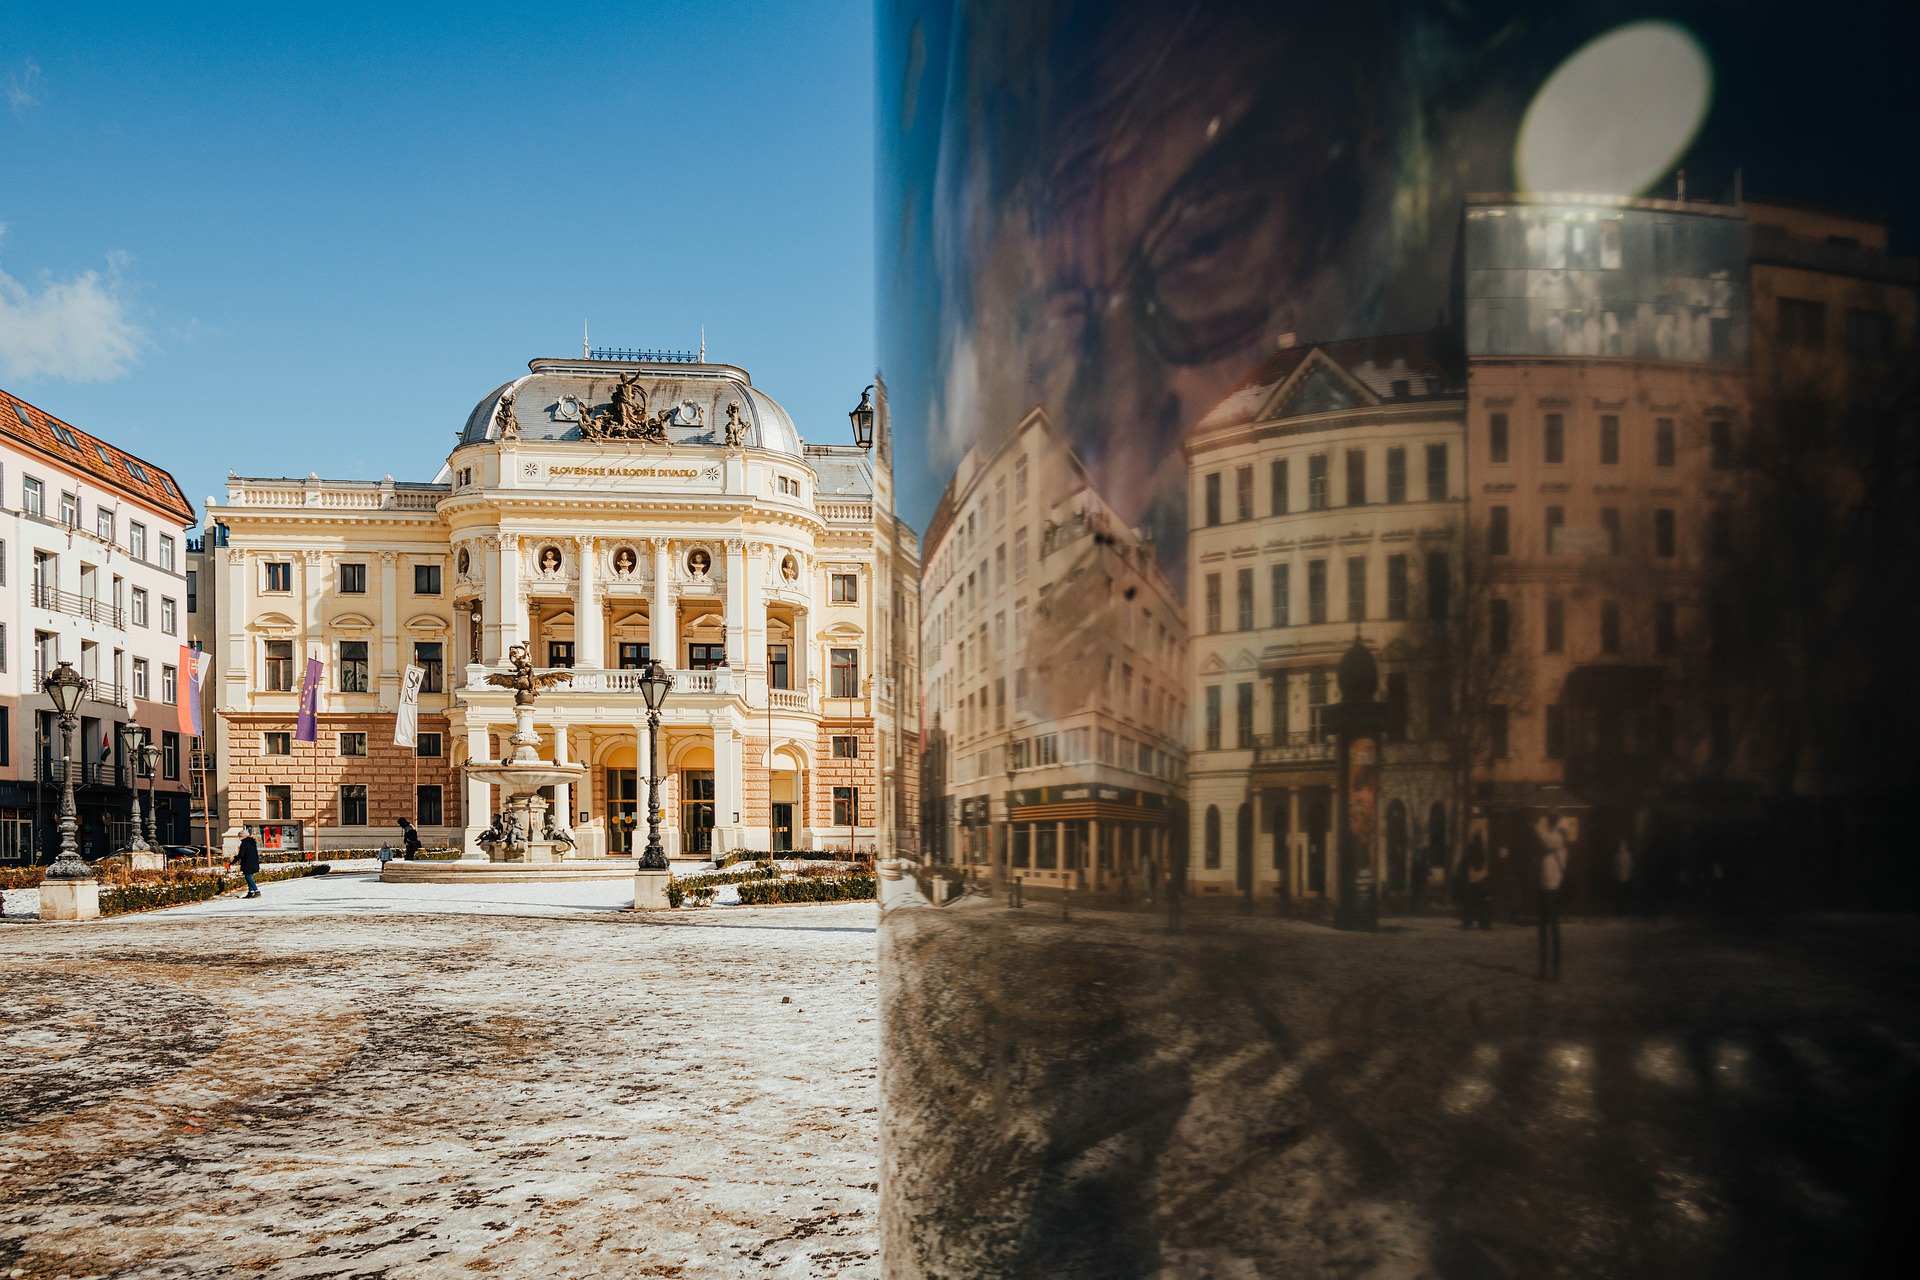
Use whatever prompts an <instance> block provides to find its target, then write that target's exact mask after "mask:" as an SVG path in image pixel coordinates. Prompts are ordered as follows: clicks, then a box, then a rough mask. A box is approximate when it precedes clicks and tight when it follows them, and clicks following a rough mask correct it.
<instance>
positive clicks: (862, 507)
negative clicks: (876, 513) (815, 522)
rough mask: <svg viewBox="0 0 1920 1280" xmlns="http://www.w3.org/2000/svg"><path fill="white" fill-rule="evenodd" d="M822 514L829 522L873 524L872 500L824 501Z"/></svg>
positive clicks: (821, 505)
mask: <svg viewBox="0 0 1920 1280" xmlns="http://www.w3.org/2000/svg"><path fill="white" fill-rule="evenodd" d="M820 516H821V518H822V519H824V520H826V521H827V522H828V523H829V524H872V523H873V504H872V503H871V502H823V503H821V504H820Z"/></svg>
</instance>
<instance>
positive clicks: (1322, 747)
mask: <svg viewBox="0 0 1920 1280" xmlns="http://www.w3.org/2000/svg"><path fill="white" fill-rule="evenodd" d="M1333 753H1334V742H1333V736H1332V735H1331V734H1326V733H1311V732H1308V731H1306V730H1301V731H1300V732H1298V733H1262V734H1257V735H1255V737H1254V740H1253V762H1254V763H1255V764H1292V763H1296V762H1300V761H1308V760H1331V759H1333Z"/></svg>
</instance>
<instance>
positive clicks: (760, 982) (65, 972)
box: [0, 871, 878, 1280]
mask: <svg viewBox="0 0 1920 1280" xmlns="http://www.w3.org/2000/svg"><path fill="white" fill-rule="evenodd" d="M623 894H624V895H625V896H624V898H623V896H622V895H623ZM15 898H16V895H15V894H12V893H10V894H9V895H8V911H9V912H13V911H14V910H15ZM631 898H632V886H631V883H630V882H620V881H608V882H584V883H572V884H552V885H539V884H508V885H496V886H486V887H478V886H476V887H471V888H469V887H467V886H446V885H421V886H410V885H392V884H385V885H383V884H380V883H379V882H378V880H377V878H376V877H375V876H374V875H373V874H371V873H369V872H363V871H347V872H345V873H343V874H335V875H330V876H325V877H318V878H313V879H307V880H295V881H286V882H282V883H276V884H269V885H267V886H266V889H265V896H264V897H262V898H260V899H258V900H254V901H247V900H244V899H240V898H236V897H233V896H228V897H223V898H220V899H216V900H214V901H211V902H206V903H199V904H195V905H191V906H183V907H176V908H172V909H168V910H164V911H157V912H150V913H146V914H143V915H138V916H130V917H123V918H117V919H111V920H104V921H96V922H92V923H89V924H85V925H41V924H31V925H25V924H11V923H10V924H8V925H6V926H5V927H0V957H3V958H4V963H5V964H6V965H7V967H8V970H9V975H8V989H9V995H10V999H9V1000H8V1002H7V1006H8V1008H7V1012H6V1013H5V1014H4V1015H0V1043H3V1044H4V1049H5V1052H4V1054H3V1055H0V1061H4V1070H3V1071H0V1099H4V1105H3V1106H0V1113H3V1114H0V1276H4V1275H7V1274H8V1273H9V1272H11V1273H12V1274H14V1275H20V1276H33V1277H40V1276H48V1277H51V1276H71V1277H76V1278H77V1277H82V1276H90V1275H108V1274H111V1275H114V1276H155V1277H161V1276H168V1277H171V1276H206V1275H215V1274H219V1275H262V1276H275V1277H295V1276H300V1277H306V1276H341V1277H345V1276H389V1277H396V1278H397V1277H427V1276H452V1275H469V1274H487V1275H497V1276H534V1275H538V1276H542V1277H553V1278H555V1280H558V1278H560V1277H571V1276H615V1275H619V1276H684V1277H695V1276H741V1275H768V1276H809V1277H814V1276H820V1277H825V1276H839V1277H856V1276H873V1275H876V1274H878V1269H877V1264H876V1261H875V1230H874V1207H875V1198H876V1183H877V1179H878V1174H877V1162H878V1154H877V1132H876V1124H875V1116H874V1108H875V1105H876V1087H875V1078H874V1077H875V1058H876V1048H877V1042H876V1032H875V1018H876V1012H875V1003H876V995H875V988H874V979H873V963H874V959H873V958H874V927H875V919H876V910H875V908H874V906H873V905H872V904H871V903H857V904H844V905H839V904H836V905H823V906H796V907H768V908H743V907H735V908H726V909H705V910H697V911H695V910H689V911H685V912H678V913H674V914H672V915H670V916H668V915H655V916H644V915H641V916H636V915H634V914H633V913H630V912H624V911H622V910H621V909H620V908H622V907H623V906H625V905H626V904H627V903H628V902H630V901H631ZM16 1269H17V1270H16Z"/></svg>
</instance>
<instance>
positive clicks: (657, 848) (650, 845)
mask: <svg viewBox="0 0 1920 1280" xmlns="http://www.w3.org/2000/svg"><path fill="white" fill-rule="evenodd" d="M672 688H673V673H672V672H670V671H668V670H667V669H666V668H665V667H663V666H661V665H660V660H659V659H658V658H655V659H654V660H653V661H652V662H649V663H648V664H647V671H646V674H645V675H643V676H641V677H640V696H641V697H643V698H645V699H646V700H647V848H646V851H645V852H644V853H642V854H641V855H640V868H639V869H640V870H642V871H665V870H666V869H667V851H666V850H665V849H664V848H662V847H661V845H660V782H661V778H660V704H661V703H663V702H665V701H666V700H667V691H668V690H670V689H672Z"/></svg>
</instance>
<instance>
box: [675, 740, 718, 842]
mask: <svg viewBox="0 0 1920 1280" xmlns="http://www.w3.org/2000/svg"><path fill="white" fill-rule="evenodd" d="M678 763H679V774H680V856H681V857H683V858H705V857H709V856H711V855H712V853H713V798H714V793H713V748H712V747H707V746H697V747H688V748H687V749H686V750H685V751H684V752H682V753H681V755H680V759H679V762H678Z"/></svg>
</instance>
